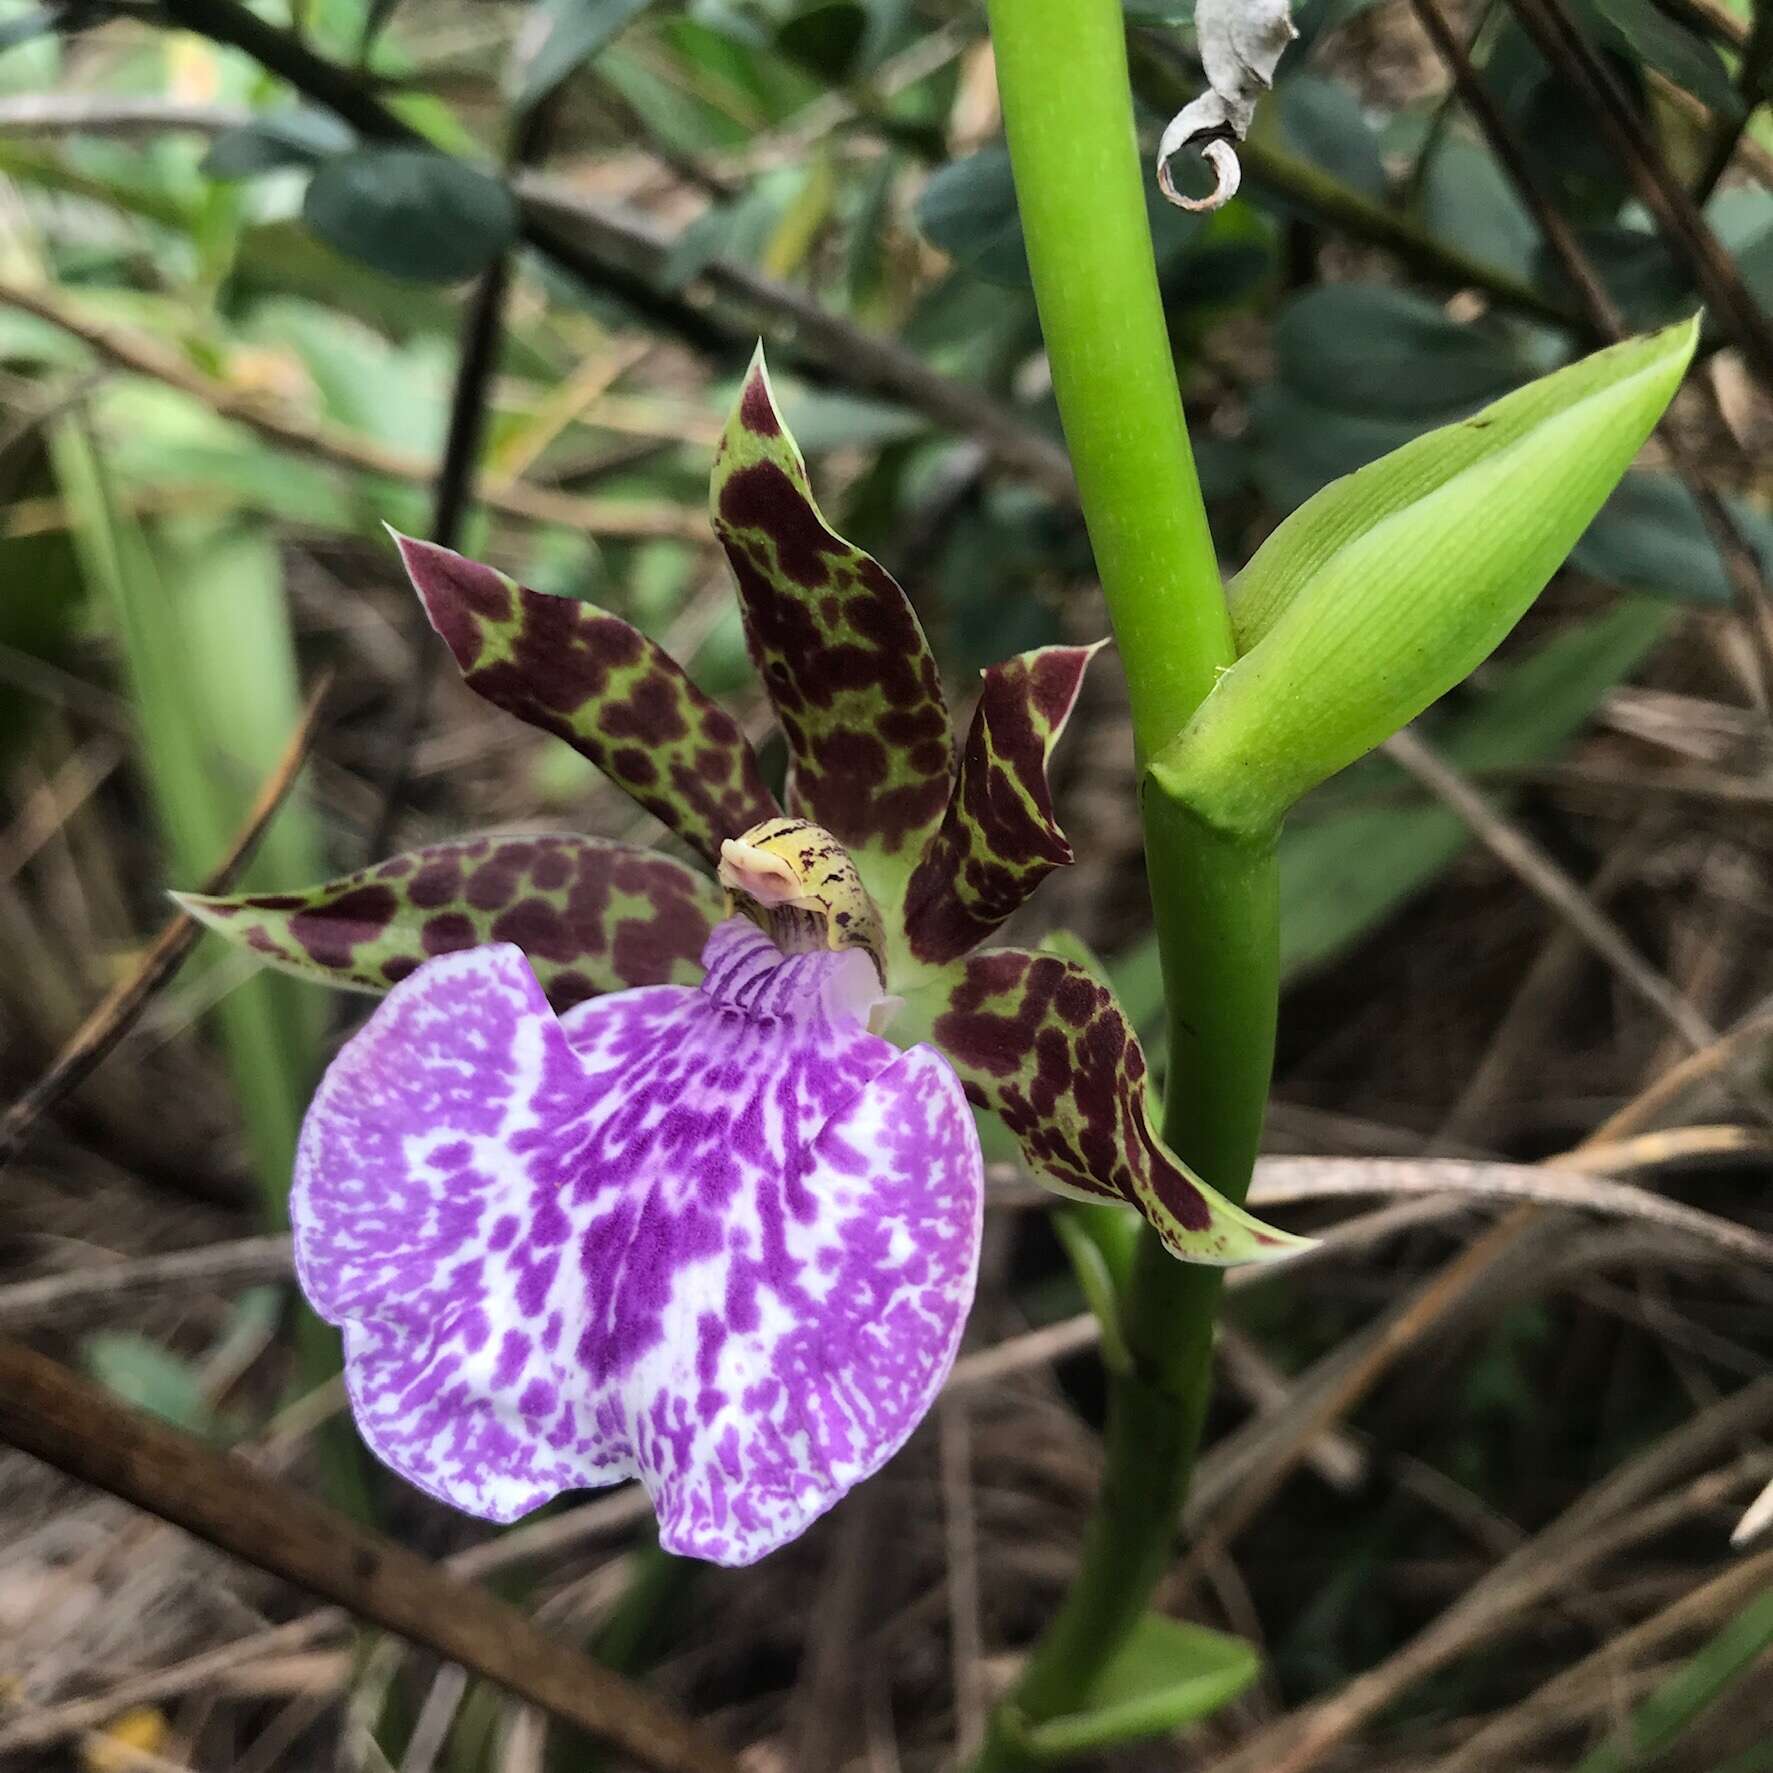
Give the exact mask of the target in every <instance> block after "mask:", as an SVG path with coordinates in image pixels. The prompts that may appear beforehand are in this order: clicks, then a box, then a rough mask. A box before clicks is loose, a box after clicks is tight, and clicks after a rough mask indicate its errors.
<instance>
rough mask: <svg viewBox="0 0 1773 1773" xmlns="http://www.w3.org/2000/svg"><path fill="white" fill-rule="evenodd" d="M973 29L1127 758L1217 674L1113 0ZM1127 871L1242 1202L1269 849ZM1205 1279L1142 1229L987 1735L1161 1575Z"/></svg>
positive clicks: (1116, 1633) (1266, 937)
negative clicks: (1121, 1337) (1060, 1590)
mask: <svg viewBox="0 0 1773 1773" xmlns="http://www.w3.org/2000/svg"><path fill="white" fill-rule="evenodd" d="M990 16H991V33H992V39H993V43H994V45H995V48H996V54H997V72H998V84H999V89H1000V91H1001V93H1002V96H1003V107H1004V122H1005V127H1006V130H1007V133H1008V137H1009V146H1010V157H1011V162H1012V165H1013V167H1014V170H1015V179H1016V195H1017V202H1018V205H1019V207H1020V210H1021V217H1022V228H1023V233H1024V235H1025V237H1026V240H1027V245H1028V260H1029V265H1030V268H1031V270H1032V272H1033V277H1034V289H1035V295H1036V298H1037V300H1038V302H1039V306H1040V320H1041V329H1042V332H1043V333H1044V335H1045V338H1046V346H1047V355H1048V359H1049V361H1050V363H1051V365H1052V373H1053V383H1054V387H1055V390H1056V392H1057V395H1058V400H1059V411H1060V415H1061V417H1062V418H1063V420H1064V425H1065V438H1066V443H1067V445H1068V447H1069V449H1070V451H1071V457H1072V461H1073V463H1074V464H1075V466H1076V470H1077V478H1078V488H1079V492H1080V495H1081V498H1082V502H1083V509H1084V516H1085V520H1086V522H1087V523H1088V526H1089V533H1090V541H1091V545H1092V547H1093V549H1094V551H1095V556H1096V564H1097V568H1098V571H1099V573H1100V575H1101V580H1102V588H1103V591H1104V593H1105V594H1106V596H1107V599H1108V608H1109V614H1110V617H1111V619H1112V621H1113V624H1114V630H1115V635H1116V638H1117V640H1118V641H1119V644H1120V651H1121V656H1122V659H1123V662H1124V664H1125V667H1126V673H1127V685H1128V690H1129V693H1130V696H1131V700H1132V714H1133V735H1134V743H1135V746H1136V747H1137V750H1138V754H1139V759H1140V762H1141V765H1143V764H1144V763H1145V762H1147V761H1148V760H1149V759H1150V758H1151V757H1152V756H1153V755H1155V754H1156V753H1157V752H1158V751H1160V750H1161V749H1162V748H1163V747H1164V745H1165V744H1167V743H1168V742H1169V740H1170V739H1171V738H1172V737H1173V736H1174V735H1175V734H1176V733H1178V732H1180V731H1181V730H1182V728H1183V727H1184V726H1186V725H1187V723H1188V721H1189V719H1190V717H1191V716H1192V715H1193V714H1194V712H1195V710H1196V708H1197V707H1198V706H1199V704H1200V703H1201V701H1202V700H1203V699H1204V698H1205V697H1206V694H1207V692H1208V691H1209V690H1210V689H1211V688H1212V687H1213V684H1214V682H1215V680H1216V678H1217V676H1218V674H1219V673H1220V672H1221V671H1223V670H1224V669H1226V668H1228V667H1229V666H1230V665H1232V664H1233V663H1234V662H1235V660H1236V656H1237V655H1236V651H1235V648H1234V646H1233V641H1232V630H1231V622H1230V618H1229V616H1228V613H1227V609H1226V604H1225V598H1224V593H1223V591H1222V589H1221V583H1220V576H1219V567H1218V562H1217V559H1216V558H1215V555H1214V551H1213V543H1212V537H1211V535H1210V533H1209V532H1208V528H1207V519H1206V512H1205V509H1204V508H1203V506H1202V503H1201V496H1200V487H1199V483H1198V481H1197V479H1196V476H1195V469H1194V460H1193V456H1192V453H1191V451H1190V449H1189V444H1188V432H1187V426H1186V422H1185V420H1184V418H1183V413H1182V402H1181V397H1180V394H1179V392H1178V389H1177V386H1176V375H1175V368H1174V364H1173V361H1172V358H1171V353H1170V344H1169V338H1168V334H1167V332H1166V330H1165V327H1164V319H1163V308H1162V303H1161V299H1160V297H1159V293H1158V285H1157V273H1156V268H1155V265H1154V263H1153V259H1152V249H1151V236H1150V228H1149V224H1148V221H1147V215H1146V207H1145V195H1144V177H1145V175H1144V170H1143V167H1142V165H1141V161H1140V156H1139V151H1138V146H1137V143H1136V141H1135V138H1134V128H1133V112H1132V100H1131V95H1130V92H1129V88H1128V83H1127V65H1126V46H1125V36H1124V30H1125V27H1124V15H1123V13H1122V10H1121V5H1120V0H992V3H991V6H990ZM1145 816H1146V861H1147V868H1148V871H1149V877H1150V883H1151V894H1152V902H1153V909H1154V913H1155V916H1156V922H1157V932H1158V938H1159V942H1160V944H1161V948H1162V954H1163V965H1164V982H1165V990H1166V1001H1167V1003H1168V1006H1169V1018H1170V1079H1171V1082H1170V1088H1169V1094H1168V1098H1167V1101H1166V1105H1165V1116H1164V1135H1165V1138H1166V1139H1167V1141H1168V1142H1169V1144H1170V1145H1171V1146H1172V1147H1173V1148H1174V1149H1175V1150H1176V1151H1177V1152H1178V1153H1179V1154H1180V1155H1181V1156H1182V1157H1183V1159H1184V1160H1185V1161H1186V1162H1187V1163H1188V1164H1189V1165H1190V1166H1191V1167H1192V1168H1193V1169H1195V1170H1196V1171H1197V1172H1198V1173H1199V1174H1201V1175H1202V1176H1205V1177H1208V1178H1210V1179H1211V1180H1212V1182H1213V1184H1214V1185H1215V1186H1216V1187H1217V1188H1218V1189H1219V1190H1220V1191H1222V1192H1223V1193H1225V1194H1227V1195H1229V1196H1231V1197H1232V1198H1234V1199H1241V1197H1242V1195H1243V1193H1244V1191H1245V1190H1246V1189H1247V1187H1248V1185H1249V1179H1250V1171H1251V1168H1252V1165H1253V1163H1254V1160H1255V1154H1256V1144H1257V1139H1258V1136H1259V1134H1260V1130H1261V1123H1262V1112H1263V1105H1264V1102H1265V1100H1266V1097H1267V1091H1268V1082H1269V1072H1270V1067H1271V1065H1272V1061H1273V1051H1274V1025H1275V1007H1276V1002H1277V997H1278V983H1277V981H1278V948H1279V944H1278V921H1277V887H1276V874H1275V863H1274V850H1273V845H1272V843H1271V842H1269V841H1266V840H1264V839H1255V840H1249V841H1246V840H1242V839H1228V838H1226V837H1224V836H1221V835H1219V834H1217V833H1215V832H1212V831H1210V830H1208V829H1207V828H1206V827H1205V826H1204V825H1200V824H1198V823H1195V822H1193V821H1192V820H1190V819H1189V818H1188V817H1187V815H1186V814H1183V813H1181V812H1179V811H1178V809H1177V808H1176V806H1175V804H1174V803H1173V802H1171V801H1169V800H1167V799H1165V798H1164V797H1162V796H1151V797H1148V799H1147V802H1146V806H1145ZM1219 1289H1220V1274H1219V1272H1218V1271H1217V1270H1215V1269H1208V1268H1199V1267H1186V1266H1183V1265H1182V1264H1180V1263H1177V1262H1175V1261H1173V1260H1172V1259H1171V1258H1170V1257H1169V1256H1168V1255H1167V1254H1166V1253H1165V1251H1164V1249H1163V1247H1162V1245H1161V1244H1160V1243H1159V1241H1158V1240H1157V1239H1156V1238H1155V1237H1154V1236H1152V1235H1151V1234H1149V1233H1148V1232H1145V1231H1143V1230H1141V1231H1140V1233H1139V1237H1138V1243H1137V1247H1136V1250H1135V1253H1134V1255H1133V1266H1132V1273H1131V1276H1130V1279H1129V1283H1128V1285H1127V1287H1126V1289H1125V1292H1124V1294H1123V1299H1122V1311H1123V1316H1124V1320H1125V1321H1124V1326H1123V1327H1124V1332H1125V1340H1126V1345H1127V1348H1128V1351H1129V1354H1130V1356H1131V1362H1132V1366H1131V1370H1130V1371H1128V1372H1126V1373H1122V1374H1119V1375H1116V1376H1115V1378H1114V1381H1113V1386H1112V1391H1111V1394H1110V1403H1109V1420H1108V1469H1107V1477H1106V1480H1105V1483H1104V1486H1103V1492H1102V1496H1101V1498H1100V1500H1099V1502H1098V1505H1097V1511H1096V1515H1095V1518H1094V1519H1093V1520H1092V1522H1091V1524H1090V1527H1089V1531H1088V1535H1087V1538H1086V1541H1085V1545H1084V1553H1083V1568H1082V1571H1081V1572H1080V1575H1079V1578H1078V1581H1077V1583H1076V1584H1075V1586H1074V1587H1073V1589H1072V1592H1071V1594H1070V1595H1069V1597H1068V1598H1067V1600H1066V1602H1065V1604H1064V1606H1063V1607H1062V1608H1061V1610H1060V1612H1059V1613H1058V1614H1057V1615H1056V1616H1055V1618H1054V1620H1053V1622H1052V1625H1051V1627H1050V1629H1049V1630H1048V1632H1047V1635H1046V1637H1045V1639H1044V1640H1043V1642H1042V1644H1041V1645H1040V1647H1039V1649H1038V1650H1037V1651H1036V1653H1035V1655H1034V1658H1033V1660H1032V1661H1031V1662H1030V1664H1029V1667H1028V1669H1027V1672H1026V1674H1025V1675H1024V1677H1023V1680H1022V1682H1021V1685H1020V1687H1019V1688H1018V1689H1017V1691H1016V1693H1015V1694H1014V1696H1013V1698H1012V1701H1011V1705H1010V1707H1008V1708H1006V1710H1005V1711H1004V1712H1003V1713H1002V1714H1000V1716H999V1718H998V1719H997V1720H996V1723H995V1726H994V1729H993V1734H992V1740H991V1742H990V1744H989V1746H988V1747H987V1750H986V1754H985V1765H987V1766H992V1767H998V1766H1009V1765H1014V1764H1016V1763H1017V1762H1018V1761H1019V1760H1020V1759H1021V1756H1020V1755H1019V1754H1018V1752H1017V1750H1016V1747H1015V1736H1016V1726H1017V1724H1018V1722H1039V1721H1041V1720H1042V1719H1045V1718H1048V1717H1052V1716H1055V1715H1058V1714H1060V1713H1063V1712H1066V1711H1069V1710H1072V1709H1074V1708H1075V1707H1076V1706H1077V1705H1078V1704H1079V1703H1080V1702H1081V1701H1082V1699H1083V1697H1084V1694H1085V1692H1086V1690H1087V1688H1088V1687H1089V1684H1090V1682H1091V1680H1092V1678H1093V1677H1094V1676H1095V1675H1096V1674H1097V1673H1098V1672H1099V1671H1100V1669H1101V1668H1102V1667H1103V1666H1104V1665H1105V1664H1106V1663H1107V1662H1108V1660H1109V1659H1110V1658H1111V1657H1112V1655H1113V1654H1114V1652H1115V1650H1116V1649H1117V1647H1118V1646H1119V1645H1120V1643H1121V1642H1122V1641H1123V1639H1124V1638H1125V1635H1126V1633H1127V1631H1128V1630H1129V1629H1130V1628H1131V1626H1132V1625H1133V1623H1134V1621H1135V1620H1136V1619H1137V1618H1138V1617H1139V1615H1140V1614H1141V1613H1142V1612H1143V1611H1144V1609H1145V1606H1146V1603H1147V1602H1148V1600H1149V1598H1150V1594H1151V1590H1152V1588H1153V1587H1154V1585H1155V1583H1156V1581H1157V1579H1158V1577H1159V1575H1160V1574H1161V1572H1162V1569H1163V1567H1164V1565H1165V1563H1166V1562H1167V1560H1168V1558H1169V1555H1170V1550H1171V1542H1172V1538H1173V1535H1174V1532H1175V1529H1176V1524H1177V1519H1178V1516H1179V1514H1180V1511H1181V1505H1182V1500H1183V1497H1184V1495H1185V1493H1186V1491H1187V1487H1188V1478H1189V1471H1190V1467H1191V1465H1192V1462H1193V1454H1194V1448H1195V1444H1196V1442H1197V1440H1198V1437H1199V1433H1200V1425H1201V1418H1202V1414H1203V1410H1204V1406H1205V1402H1206V1395H1207V1385H1208V1357H1209V1354H1210V1352H1211V1347H1212V1334H1213V1319H1214V1314H1215V1311H1216V1307H1217V1303H1218V1298H1219Z"/></svg>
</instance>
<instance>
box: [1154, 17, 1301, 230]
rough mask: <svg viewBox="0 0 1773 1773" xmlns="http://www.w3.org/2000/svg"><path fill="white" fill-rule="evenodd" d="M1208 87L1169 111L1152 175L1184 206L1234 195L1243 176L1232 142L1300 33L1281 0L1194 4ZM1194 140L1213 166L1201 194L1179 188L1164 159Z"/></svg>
mask: <svg viewBox="0 0 1773 1773" xmlns="http://www.w3.org/2000/svg"><path fill="white" fill-rule="evenodd" d="M1194 28H1195V32H1196V35H1197V37H1198V38H1199V42H1200V59H1201V66H1202V67H1203V68H1204V69H1205V70H1206V75H1207V90H1206V91H1205V92H1203V93H1202V94H1201V95H1200V97H1199V98H1197V99H1195V100H1194V101H1193V102H1192V103H1191V104H1188V105H1186V106H1184V107H1183V109H1182V110H1180V111H1179V112H1177V114H1176V115H1175V116H1174V117H1173V118H1171V120H1170V123H1169V126H1168V127H1167V128H1166V129H1165V130H1164V133H1163V137H1162V139H1161V140H1160V141H1159V142H1158V146H1157V182H1158V186H1159V188H1160V189H1161V190H1162V192H1163V194H1164V196H1166V197H1167V198H1168V199H1169V200H1170V202H1172V203H1174V204H1176V205H1178V206H1179V207H1180V208H1182V209H1193V210H1209V209H1218V208H1219V207H1220V206H1221V205H1223V204H1226V203H1229V202H1230V201H1231V199H1232V198H1233V197H1235V196H1236V195H1237V189H1238V185H1239V183H1240V182H1241V180H1242V176H1243V172H1242V168H1241V167H1240V166H1239V165H1238V159H1237V150H1236V149H1235V148H1234V147H1233V146H1232V143H1233V142H1234V141H1236V142H1241V141H1242V140H1243V139H1244V137H1245V136H1246V135H1248V134H1249V133H1250V125H1251V124H1252V123H1253V122H1254V121H1255V118H1256V101H1257V100H1258V99H1260V98H1261V96H1262V94H1263V93H1265V92H1267V91H1268V89H1269V88H1270V87H1271V86H1273V84H1274V70H1275V66H1276V64H1277V63H1278V62H1279V61H1280V58H1281V54H1282V52H1283V51H1284V50H1285V49H1286V47H1287V45H1288V44H1289V43H1291V42H1292V41H1293V39H1294V38H1295V37H1297V36H1298V35H1299V33H1298V32H1297V31H1296V30H1294V28H1293V20H1292V18H1291V16H1290V15H1289V12H1288V7H1287V0H1200V3H1199V5H1197V6H1196V7H1195V11H1194ZM1196 146H1198V147H1199V149H1200V152H1201V155H1202V157H1203V158H1204V159H1205V160H1206V162H1207V164H1208V165H1209V166H1211V167H1212V169H1213V179H1214V185H1213V189H1212V191H1211V192H1209V193H1208V195H1206V196H1205V197H1190V196H1188V195H1187V194H1186V193H1185V192H1183V191H1182V190H1181V189H1179V188H1178V186H1177V184H1176V182H1175V177H1174V174H1173V172H1172V170H1171V167H1170V162H1171V161H1172V160H1173V159H1174V158H1175V157H1176V156H1177V155H1178V154H1179V153H1181V152H1182V150H1183V149H1184V148H1189V147H1196Z"/></svg>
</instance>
